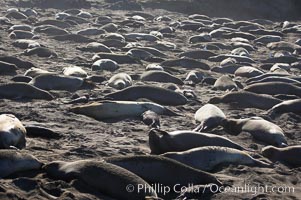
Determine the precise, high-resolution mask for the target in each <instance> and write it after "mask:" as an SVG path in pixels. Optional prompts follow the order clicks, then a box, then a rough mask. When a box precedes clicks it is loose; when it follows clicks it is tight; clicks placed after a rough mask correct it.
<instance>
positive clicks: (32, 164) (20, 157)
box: [0, 149, 43, 178]
mask: <svg viewBox="0 0 301 200" xmlns="http://www.w3.org/2000/svg"><path fill="white" fill-rule="evenodd" d="M42 165H43V164H42V163H41V162H40V161H39V160H38V159H37V158H35V157H34V156H32V155H30V154H27V153H24V152H22V151H15V150H8V149H1V150H0V178H5V177H7V176H9V175H11V174H14V173H17V172H21V171H27V170H34V169H36V170H38V169H40V168H41V167H42Z"/></svg>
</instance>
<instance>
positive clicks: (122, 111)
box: [70, 101, 177, 121]
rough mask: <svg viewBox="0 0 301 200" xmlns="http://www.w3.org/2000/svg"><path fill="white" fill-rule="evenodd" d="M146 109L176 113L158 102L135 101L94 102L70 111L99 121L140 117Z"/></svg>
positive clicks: (172, 114)
mask: <svg viewBox="0 0 301 200" xmlns="http://www.w3.org/2000/svg"><path fill="white" fill-rule="evenodd" d="M147 110H151V111H153V112H155V113H157V114H160V115H161V114H163V115H169V116H176V115H177V114H176V113H174V112H172V111H171V110H168V109H167V108H165V107H163V106H161V105H159V104H156V103H151V102H136V101H104V102H94V103H91V104H86V105H82V106H75V107H72V108H71V109H70V111H71V112H74V113H76V114H82V115H86V116H89V117H92V118H94V119H96V120H100V121H101V120H107V119H119V118H130V117H140V116H141V115H142V113H144V112H145V111H147Z"/></svg>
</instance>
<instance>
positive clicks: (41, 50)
mask: <svg viewBox="0 0 301 200" xmlns="http://www.w3.org/2000/svg"><path fill="white" fill-rule="evenodd" d="M24 55H25V56H32V55H37V56H39V57H47V58H49V57H54V58H56V57H57V56H58V55H57V53H56V52H54V51H52V50H50V49H48V48H46V47H34V48H32V49H26V50H25V51H24Z"/></svg>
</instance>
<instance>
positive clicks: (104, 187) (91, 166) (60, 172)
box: [44, 160, 157, 200]
mask: <svg viewBox="0 0 301 200" xmlns="http://www.w3.org/2000/svg"><path fill="white" fill-rule="evenodd" d="M44 169H45V170H46V173H47V174H48V175H49V176H51V177H54V178H56V179H61V180H66V181H71V180H74V179H78V180H79V181H81V182H83V183H85V184H87V185H89V186H91V187H93V188H94V189H96V190H98V191H100V192H101V193H103V194H106V195H109V196H111V197H114V198H117V199H126V200H140V199H145V198H146V197H147V196H149V197H157V194H156V192H155V191H154V190H153V189H152V188H151V186H150V185H149V184H148V183H147V182H145V181H144V180H143V179H142V178H140V177H138V176H137V175H135V174H133V173H132V172H129V171H128V170H126V169H123V168H121V167H119V166H116V165H113V164H110V163H107V162H104V161H92V160H79V161H75V162H64V161H54V162H51V163H49V164H46V165H45V166H44ZM128 185H132V186H133V188H132V189H133V191H132V192H128V191H127V190H126V189H127V186H128ZM138 185H139V186H140V185H141V186H143V189H141V190H140V191H139V190H138Z"/></svg>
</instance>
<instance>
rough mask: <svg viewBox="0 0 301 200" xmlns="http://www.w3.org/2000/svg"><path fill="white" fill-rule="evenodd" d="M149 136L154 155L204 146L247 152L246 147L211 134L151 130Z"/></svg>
mask: <svg viewBox="0 0 301 200" xmlns="http://www.w3.org/2000/svg"><path fill="white" fill-rule="evenodd" d="M148 135H149V146H150V149H151V153H152V154H162V153H165V152H176V151H186V150H189V149H192V148H196V147H203V146H222V147H231V148H235V149H239V150H245V148H244V147H242V146H240V145H239V144H237V143H235V142H233V141H231V140H229V139H228V138H226V137H223V136H219V135H215V134H209V133H200V132H195V131H186V130H184V131H173V132H166V131H162V130H159V129H151V130H150V131H149V134H148Z"/></svg>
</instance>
